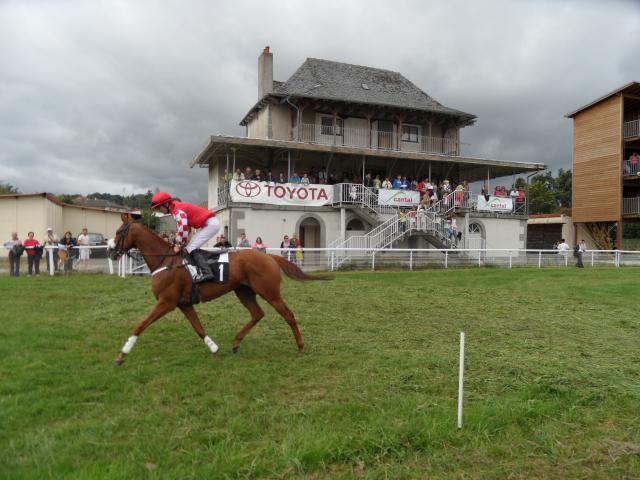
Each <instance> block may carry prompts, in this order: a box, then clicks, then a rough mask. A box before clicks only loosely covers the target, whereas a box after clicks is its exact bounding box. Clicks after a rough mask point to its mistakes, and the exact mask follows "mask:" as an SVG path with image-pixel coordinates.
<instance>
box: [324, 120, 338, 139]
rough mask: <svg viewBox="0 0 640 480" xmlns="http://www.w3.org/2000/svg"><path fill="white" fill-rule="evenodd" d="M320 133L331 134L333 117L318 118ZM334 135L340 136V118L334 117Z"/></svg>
mask: <svg viewBox="0 0 640 480" xmlns="http://www.w3.org/2000/svg"><path fill="white" fill-rule="evenodd" d="M320 122H321V123H320V133H321V134H322V135H333V117H322V118H320ZM336 136H337V137H341V136H342V119H341V118H336Z"/></svg>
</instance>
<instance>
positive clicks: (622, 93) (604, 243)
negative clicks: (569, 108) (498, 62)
mask: <svg viewBox="0 0 640 480" xmlns="http://www.w3.org/2000/svg"><path fill="white" fill-rule="evenodd" d="M566 117H568V118H571V119H572V120H573V189H572V197H573V198H572V205H573V208H572V217H573V222H574V223H575V225H576V232H577V231H578V229H580V230H582V229H584V230H586V234H587V235H588V236H590V237H591V238H592V239H593V241H594V242H595V244H596V245H597V246H598V248H601V249H605V250H609V249H611V248H614V247H615V248H618V249H623V248H624V244H623V229H624V225H625V224H631V223H635V222H638V221H639V220H640V167H639V163H640V162H639V161H638V159H637V157H636V158H635V159H634V157H633V154H634V153H637V154H640V83H638V82H630V83H628V84H626V85H624V86H623V87H620V88H618V89H616V90H614V91H612V92H609V93H607V94H606V95H604V96H602V97H600V98H598V99H596V100H593V101H592V102H589V103H588V104H586V105H584V106H582V107H580V108H579V109H577V110H575V111H573V112H571V113H568V114H567V115H566Z"/></svg>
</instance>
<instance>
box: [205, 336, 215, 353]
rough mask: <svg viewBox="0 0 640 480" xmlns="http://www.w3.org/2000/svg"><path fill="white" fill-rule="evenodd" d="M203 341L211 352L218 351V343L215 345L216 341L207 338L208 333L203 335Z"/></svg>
mask: <svg viewBox="0 0 640 480" xmlns="http://www.w3.org/2000/svg"><path fill="white" fill-rule="evenodd" d="M204 343H206V344H207V347H209V350H211V353H216V352H217V351H218V345H216V342H214V341H213V340H211V339H210V338H209V335H207V336H206V337H204Z"/></svg>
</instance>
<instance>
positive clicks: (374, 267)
mask: <svg viewBox="0 0 640 480" xmlns="http://www.w3.org/2000/svg"><path fill="white" fill-rule="evenodd" d="M375 270H376V252H373V253H372V254H371V271H372V272H374V271H375Z"/></svg>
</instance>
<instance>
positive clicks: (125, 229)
mask: <svg viewBox="0 0 640 480" xmlns="http://www.w3.org/2000/svg"><path fill="white" fill-rule="evenodd" d="M134 223H136V222H128V223H126V224H125V225H123V226H122V227H120V228H119V229H118V231H117V232H116V236H117V237H118V241H117V242H116V246H115V251H116V253H117V254H118V255H120V256H122V255H127V256H129V257H130V256H131V254H130V253H129V251H130V250H131V248H129V249H127V250H124V241H125V238H127V237H128V236H129V229H130V228H131V225H133V224H134ZM139 251H140V253H141V254H142V256H143V257H146V256H150V257H160V256H161V257H162V258H161V259H160V261H159V262H158V263H157V264H156V266H155V268H151V266H149V269H150V270H151V272H152V273H151V275H152V276H153V275H155V274H156V273H160V272H161V271H164V270H170V269H172V268H181V267H184V264H180V265H168V266H165V267H164V268H161V266H162V264H163V263H164V261H165V260H166V259H167V257H177V256H180V252H178V253H175V252H173V249H172V250H171V251H169V252H167V253H143V252H142V251H141V250H139Z"/></svg>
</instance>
